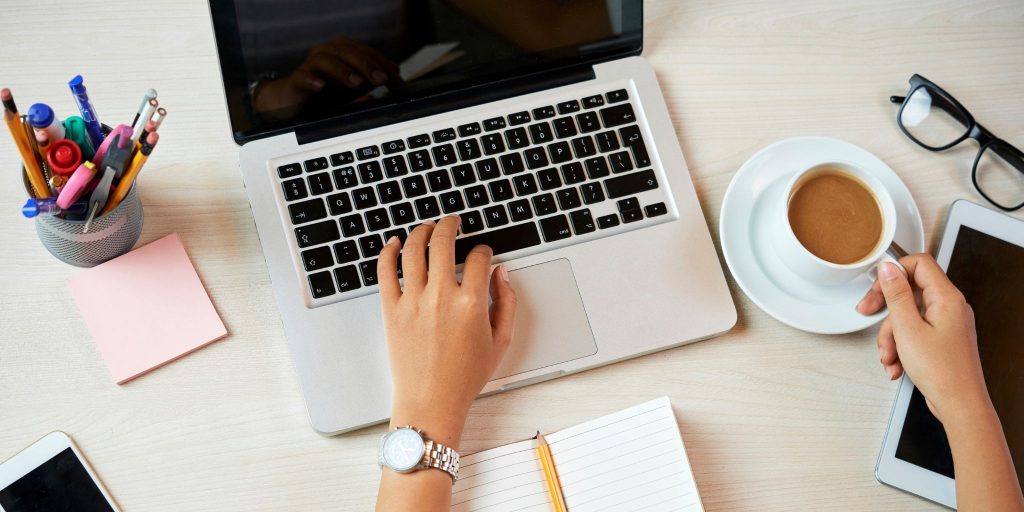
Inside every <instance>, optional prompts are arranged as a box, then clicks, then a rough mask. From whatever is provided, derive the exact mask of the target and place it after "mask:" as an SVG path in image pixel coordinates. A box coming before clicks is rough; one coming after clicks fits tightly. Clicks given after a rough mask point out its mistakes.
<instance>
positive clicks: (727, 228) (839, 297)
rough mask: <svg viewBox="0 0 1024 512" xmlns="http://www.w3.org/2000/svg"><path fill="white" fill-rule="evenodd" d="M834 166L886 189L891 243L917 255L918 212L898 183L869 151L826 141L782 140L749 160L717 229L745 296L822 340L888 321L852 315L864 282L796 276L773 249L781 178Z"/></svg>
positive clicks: (920, 238) (919, 236) (735, 180)
mask: <svg viewBox="0 0 1024 512" xmlns="http://www.w3.org/2000/svg"><path fill="white" fill-rule="evenodd" d="M835 161H841V162H848V163H851V164H854V165H856V166H858V167H861V168H862V169H864V170H865V171H867V172H869V173H871V174H873V175H874V176H875V177H876V178H878V180H879V181H881V182H882V184H883V185H885V187H886V188H887V189H888V190H889V194H890V195H892V200H893V203H895V204H896V215H897V219H896V237H895V240H896V242H897V243H898V244H900V246H902V247H903V248H904V249H906V250H907V252H910V253H911V254H913V253H918V252H923V251H924V227H923V225H922V222H921V213H920V212H919V211H918V209H917V204H916V203H914V198H913V197H911V195H910V191H909V190H907V186H906V185H904V184H903V181H902V180H900V178H899V176H897V175H896V173H895V172H893V170H892V169H890V168H889V166H888V165H886V164H885V162H883V161H881V160H880V159H879V158H878V157H876V156H875V155H873V154H871V153H869V152H868V151H866V150H864V149H862V148H859V147H857V146H854V145H853V144H850V143H848V142H843V141H841V140H837V139H830V138H827V137H797V138H792V139H785V140H782V141H779V142H776V143H775V144H772V145H770V146H768V147H766V148H764V149H762V150H761V151H759V152H758V153H757V154H755V155H754V156H752V157H750V159H749V160H747V162H746V163H745V164H743V166H742V167H740V170H739V171H737V172H736V175H735V176H733V178H732V182H731V183H729V189H728V190H726V192H725V200H724V201H723V202H722V215H721V220H720V224H719V236H720V238H721V240H722V252H723V253H724V254H725V261H726V263H727V264H728V265H729V270H730V271H732V275H733V278H735V279H736V282H737V283H738V284H739V285H740V288H742V289H743V292H744V293H746V294H747V297H750V300H752V301H754V304H757V305H758V307H760V308H761V309H762V310H764V311H765V313H768V314H769V315H771V316H773V317H775V318H776V319H778V320H779V321H780V322H782V323H785V324H788V325H790V326H792V327H795V328H797V329H800V330H804V331H808V332H813V333H820V334H841V333H847V332H854V331H859V330H861V329H864V328H867V327H870V326H872V325H874V324H876V323H878V322H879V321H881V320H882V319H883V318H885V315H886V314H887V312H886V311H882V312H881V313H878V314H875V315H872V316H863V315H861V314H860V313H858V312H857V311H856V310H855V309H854V308H855V306H856V305H857V302H858V301H860V299H861V298H862V297H863V296H864V294H865V293H866V292H867V291H868V289H869V288H871V284H872V283H871V280H870V279H869V278H868V277H867V276H866V275H865V276H861V277H858V278H856V279H854V280H852V281H850V282H848V283H844V284H841V285H835V286H822V285H818V284H815V283H812V282H809V281H807V280H805V279H803V278H802V277H799V276H797V275H796V274H794V273H793V272H792V271H791V270H789V268H788V267H786V266H785V265H784V264H783V263H782V261H780V260H779V258H778V256H776V254H775V250H774V249H772V246H771V243H770V240H769V236H770V230H769V229H768V227H767V224H768V222H769V220H768V219H769V212H770V211H771V207H772V205H773V203H774V202H775V201H781V200H783V198H782V197H781V196H782V189H783V187H785V186H786V181H787V178H788V177H790V176H792V174H793V173H795V172H797V171H800V170H803V169H806V168H808V167H811V166H813V165H815V164H819V163H824V162H835ZM774 204H777V203H774Z"/></svg>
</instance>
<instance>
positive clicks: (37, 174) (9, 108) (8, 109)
mask: <svg viewBox="0 0 1024 512" xmlns="http://www.w3.org/2000/svg"><path fill="white" fill-rule="evenodd" d="M0 101H3V104H4V123H5V124H6V125H7V129H8V130H9V131H10V132H11V137H13V138H14V145H15V146H16V147H17V148H18V152H19V153H21V160H22V162H24V164H25V173H26V175H27V176H28V179H29V183H30V184H31V185H32V190H33V191H34V192H35V195H36V197H40V198H43V197H50V187H49V186H47V184H46V179H45V178H44V177H43V170H42V168H41V167H39V161H38V160H36V157H35V155H33V154H32V147H31V146H30V145H29V142H28V140H27V139H26V137H25V128H24V125H22V124H21V117H20V116H19V115H18V107H17V106H15V104H14V95H12V94H11V90H10V89H3V90H0Z"/></svg>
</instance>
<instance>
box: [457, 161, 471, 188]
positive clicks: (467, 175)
mask: <svg viewBox="0 0 1024 512" xmlns="http://www.w3.org/2000/svg"><path fill="white" fill-rule="evenodd" d="M452 179H453V180H455V186H457V187H465V186H466V185H472V184H473V183H475V182H476V175H475V174H473V166H472V165H469V164H461V165H456V166H454V167H452Z"/></svg>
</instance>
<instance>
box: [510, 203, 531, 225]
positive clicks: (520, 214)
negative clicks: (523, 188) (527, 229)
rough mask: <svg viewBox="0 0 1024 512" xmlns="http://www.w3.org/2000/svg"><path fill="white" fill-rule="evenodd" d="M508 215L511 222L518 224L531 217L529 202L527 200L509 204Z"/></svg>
mask: <svg viewBox="0 0 1024 512" xmlns="http://www.w3.org/2000/svg"><path fill="white" fill-rule="evenodd" d="M508 213H509V217H511V218H512V221H513V222H519V221H522V220H527V219H529V218H530V217H533V210H532V209H530V201H529V200H528V199H517V200H515V201H512V202H511V203H509V204H508Z"/></svg>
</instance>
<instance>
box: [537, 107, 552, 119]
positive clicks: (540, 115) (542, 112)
mask: <svg viewBox="0 0 1024 512" xmlns="http://www.w3.org/2000/svg"><path fill="white" fill-rule="evenodd" d="M551 117H555V107H552V106H550V105H548V106H546V107H538V108H535V109H533V118H534V119H536V120H538V121H540V120H541V119H548V118H551Z"/></svg>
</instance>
